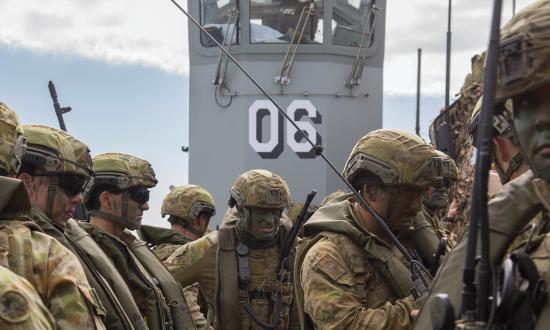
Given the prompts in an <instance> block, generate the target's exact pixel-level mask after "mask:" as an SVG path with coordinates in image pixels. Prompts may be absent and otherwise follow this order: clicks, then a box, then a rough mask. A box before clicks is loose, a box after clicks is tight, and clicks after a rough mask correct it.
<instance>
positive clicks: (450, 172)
mask: <svg viewBox="0 0 550 330" xmlns="http://www.w3.org/2000/svg"><path fill="white" fill-rule="evenodd" d="M434 152H435V153H436V157H440V158H441V162H442V163H445V164H446V165H445V166H446V169H445V170H443V171H441V176H442V177H443V180H446V181H457V180H458V167H456V163H455V161H454V160H453V159H452V158H451V156H449V155H447V154H446V153H444V152H443V151H441V150H437V149H436V150H434Z"/></svg>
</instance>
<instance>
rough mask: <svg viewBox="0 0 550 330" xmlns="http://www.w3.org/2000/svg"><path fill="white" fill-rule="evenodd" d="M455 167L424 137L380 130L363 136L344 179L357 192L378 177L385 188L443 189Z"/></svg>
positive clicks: (349, 160)
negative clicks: (369, 179) (436, 151)
mask: <svg viewBox="0 0 550 330" xmlns="http://www.w3.org/2000/svg"><path fill="white" fill-rule="evenodd" d="M451 167H452V166H451V163H450V161H449V160H448V159H444V158H442V157H438V155H437V154H436V153H435V149H434V148H433V147H432V146H431V145H429V144H427V143H425V142H424V140H422V139H421V138H420V137H418V136H416V135H413V134H410V133H408V132H405V131H401V130H393V129H379V130H376V131H373V132H370V133H369V134H367V135H365V136H363V137H362V138H361V139H360V140H359V141H358V142H357V144H356V145H355V146H354V147H353V149H352V151H351V153H350V155H349V158H348V160H347V161H346V164H345V166H344V171H343V175H344V177H345V178H346V179H347V180H348V181H349V182H350V183H351V184H352V185H353V186H354V187H356V188H358V187H360V185H361V184H364V183H367V182H362V180H363V179H364V178H365V176H364V175H363V174H371V175H374V176H375V177H377V178H378V179H379V180H380V181H381V183H382V184H383V185H388V186H399V185H410V186H417V187H421V188H425V187H428V186H439V185H441V184H442V183H443V179H444V178H445V177H448V176H449V172H450V171H452V170H451Z"/></svg>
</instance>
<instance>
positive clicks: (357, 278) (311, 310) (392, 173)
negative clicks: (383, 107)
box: [295, 130, 440, 329]
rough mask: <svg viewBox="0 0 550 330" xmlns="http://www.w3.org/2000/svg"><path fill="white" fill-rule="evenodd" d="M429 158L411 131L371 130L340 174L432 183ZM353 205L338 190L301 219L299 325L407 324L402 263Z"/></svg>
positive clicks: (410, 304) (411, 302) (408, 301)
mask: <svg viewBox="0 0 550 330" xmlns="http://www.w3.org/2000/svg"><path fill="white" fill-rule="evenodd" d="M435 159H436V154H435V152H434V149H433V148H432V147H431V146H430V145H427V144H425V143H424V142H423V141H422V140H421V139H419V138H418V137H416V136H414V135H411V134H409V133H405V132H401V131H394V130H378V131H374V132H371V133H370V134H368V135H366V136H365V137H363V138H362V139H360V140H359V142H358V143H357V144H356V146H355V147H354V148H353V151H352V153H351V155H350V157H349V159H348V161H347V162H346V166H345V169H344V175H345V176H346V178H347V179H348V180H349V181H350V182H351V183H352V184H354V185H355V184H358V183H357V182H360V180H361V175H362V173H368V172H370V173H376V175H377V177H378V178H380V180H381V181H382V182H383V183H382V184H384V185H388V186H390V185H394V186H395V185H403V184H408V185H414V186H418V187H427V186H429V185H432V184H435V180H434V177H433V174H432V173H433V172H432V167H431V164H432V163H433V160H435ZM439 159H440V158H439ZM367 171H368V172H367ZM396 187H397V186H396ZM418 191H419V192H418V193H417V194H418V196H419V198H418V208H419V207H420V196H421V189H419V190H418ZM390 204H391V202H390ZM357 207H358V206H357V205H356V202H355V197H353V195H352V194H339V195H338V196H336V197H333V198H332V199H330V200H328V201H327V202H326V203H325V204H323V205H322V206H321V207H320V208H319V210H317V212H315V213H314V214H313V216H312V217H311V218H310V220H309V221H308V222H307V223H306V225H305V226H304V236H305V237H307V239H306V240H305V242H304V243H303V244H302V245H301V246H300V247H299V248H298V252H297V257H296V263H295V278H296V279H297V283H298V284H297V285H296V298H297V300H298V304H299V306H301V307H302V308H303V313H301V315H302V318H301V321H302V328H306V329H308V328H316V329H360V328H368V329H407V328H409V327H410V326H411V323H412V319H411V316H410V312H411V311H412V310H413V309H416V308H418V305H417V303H416V302H415V299H414V298H413V297H412V296H411V293H410V292H411V289H412V288H414V287H415V286H414V283H413V282H412V280H411V273H410V271H409V267H408V263H407V261H406V260H405V259H404V257H403V256H402V255H401V253H400V252H398V250H397V249H396V248H395V247H394V246H391V245H389V244H388V243H385V242H384V241H383V240H381V239H380V238H379V237H377V236H376V235H374V234H372V233H371V232H369V231H368V230H367V228H366V225H365V224H364V223H363V220H361V218H360V216H359V215H358V213H357V212H358V210H357ZM417 211H419V210H417ZM386 215H388V214H386ZM433 235H434V238H436V239H437V236H436V235H435V233H433ZM300 265H301V269H300Z"/></svg>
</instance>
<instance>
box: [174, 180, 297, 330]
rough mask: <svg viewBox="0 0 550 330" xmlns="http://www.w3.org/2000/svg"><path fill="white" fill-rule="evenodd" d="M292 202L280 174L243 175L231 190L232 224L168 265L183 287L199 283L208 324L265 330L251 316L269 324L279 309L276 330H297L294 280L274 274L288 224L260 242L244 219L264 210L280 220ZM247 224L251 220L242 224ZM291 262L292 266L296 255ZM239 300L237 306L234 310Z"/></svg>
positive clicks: (185, 248) (280, 222)
mask: <svg viewBox="0 0 550 330" xmlns="http://www.w3.org/2000/svg"><path fill="white" fill-rule="evenodd" d="M289 197H290V196H289V192H288V186H287V184H286V182H285V181H284V180H283V179H282V178H281V177H279V176H278V175H276V174H273V173H271V172H269V171H265V170H251V171H248V172H245V173H243V174H241V175H240V176H239V177H238V178H237V180H236V181H235V183H234V184H233V187H232V189H231V205H230V206H231V207H233V209H234V210H233V212H232V216H230V219H227V220H228V221H227V222H224V223H223V224H222V227H221V228H220V230H219V231H217V232H212V233H210V234H208V235H206V236H204V237H202V238H200V239H198V240H196V241H193V242H191V243H189V244H187V245H185V246H183V247H181V248H179V249H178V250H177V251H176V252H175V253H174V254H172V255H171V256H170V257H169V258H168V259H167V260H166V261H165V262H164V264H165V265H166V267H167V268H168V269H169V270H170V272H172V274H173V275H174V277H175V278H176V279H177V280H178V282H179V283H180V284H181V285H182V286H187V285H190V284H193V283H195V282H198V283H199V285H200V288H201V290H202V292H203V293H204V295H205V299H206V301H207V302H208V304H209V311H208V312H209V316H208V318H209V319H214V320H215V323H214V328H216V329H263V328H265V326H260V325H259V324H257V323H256V322H255V321H254V320H253V319H252V317H251V316H250V313H249V312H248V311H251V313H252V314H254V315H255V316H254V317H255V318H257V319H259V320H261V321H263V322H264V323H270V320H273V311H274V308H275V306H276V305H278V304H280V312H281V317H280V319H279V320H278V322H277V323H276V325H275V326H274V328H275V329H295V328H296V327H297V326H298V323H297V322H298V319H297V315H296V310H295V304H294V299H293V284H292V278H291V277H290V278H289V280H288V281H282V282H280V281H279V280H278V274H277V273H276V268H277V265H278V263H279V258H280V251H281V247H282V244H283V243H284V241H285V239H286V236H287V234H288V231H289V229H290V222H289V221H288V220H287V219H286V218H279V219H277V221H276V224H275V225H276V226H277V227H276V228H277V229H276V232H274V233H273V235H274V236H273V238H272V239H267V240H258V239H252V238H250V236H249V235H252V234H251V232H252V230H251V228H252V227H251V226H253V224H252V223H251V221H255V220H250V219H252V218H247V215H246V214H247V213H248V212H252V210H254V209H264V210H273V211H274V210H277V211H278V212H279V213H278V216H279V217H281V215H282V209H283V208H284V207H286V206H287V205H288V202H289ZM245 218H246V219H247V220H243V219H245ZM243 246H244V247H243ZM246 247H247V248H246ZM239 248H241V249H242V250H239V251H241V253H242V255H240V256H238V255H237V249H239ZM245 248H246V250H247V251H246V253H244V249H245ZM290 260H291V262H292V260H293V256H292V255H291V256H290ZM240 262H241V263H244V262H248V265H249V276H250V278H249V280H248V281H244V280H239V278H241V276H243V278H246V275H245V274H246V271H245V270H243V269H242V268H241V267H239V263H240ZM241 265H242V264H241ZM284 269H286V268H284ZM281 288H282V292H281V291H279V290H280V289H281ZM279 294H280V295H281V299H280V301H279V298H278V296H279ZM237 297H239V298H238V299H239V304H235V301H236V298H237ZM245 306H246V307H245ZM247 310H248V311H247ZM212 313H213V314H212Z"/></svg>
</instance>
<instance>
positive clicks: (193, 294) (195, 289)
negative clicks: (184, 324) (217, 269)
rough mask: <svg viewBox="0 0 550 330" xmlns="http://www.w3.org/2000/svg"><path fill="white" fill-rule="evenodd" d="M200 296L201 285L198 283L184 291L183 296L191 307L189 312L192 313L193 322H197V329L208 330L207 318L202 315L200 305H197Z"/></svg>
mask: <svg viewBox="0 0 550 330" xmlns="http://www.w3.org/2000/svg"><path fill="white" fill-rule="evenodd" d="M198 294H199V285H198V284H196V283H195V284H193V285H190V286H187V287H185V288H184V289H183V295H184V297H185V301H186V302H187V306H189V312H190V313H191V317H192V318H193V322H195V326H196V327H197V329H199V330H202V329H207V327H206V318H205V317H204V315H203V314H202V313H201V309H200V307H199V304H198V303H197V295H198Z"/></svg>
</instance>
